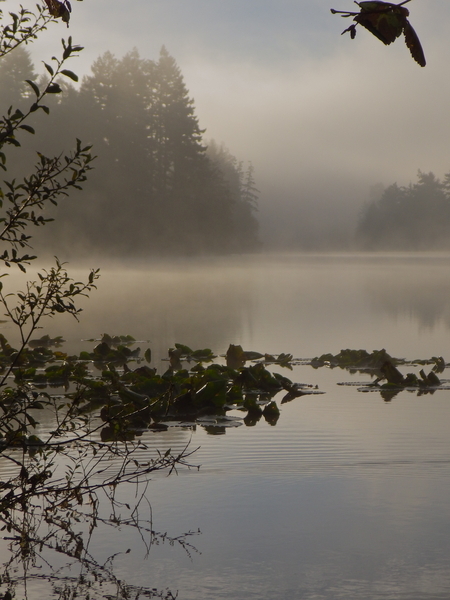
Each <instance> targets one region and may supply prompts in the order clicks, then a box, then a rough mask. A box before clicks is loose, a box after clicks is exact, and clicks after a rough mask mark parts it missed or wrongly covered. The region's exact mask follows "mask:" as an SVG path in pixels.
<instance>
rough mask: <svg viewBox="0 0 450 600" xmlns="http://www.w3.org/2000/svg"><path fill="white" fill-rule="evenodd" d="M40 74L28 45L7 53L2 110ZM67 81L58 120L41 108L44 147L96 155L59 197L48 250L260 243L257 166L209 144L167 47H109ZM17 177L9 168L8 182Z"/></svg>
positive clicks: (242, 247) (188, 249)
mask: <svg viewBox="0 0 450 600" xmlns="http://www.w3.org/2000/svg"><path fill="white" fill-rule="evenodd" d="M74 66H75V67H76V65H74ZM75 70H76V68H75ZM36 77H37V76H36V74H35V72H34V66H33V64H32V61H31V58H30V55H29V53H28V52H27V51H26V50H24V49H21V48H18V49H17V50H16V51H15V52H14V53H12V54H11V55H10V56H7V57H5V58H4V59H3V60H2V62H1V65H0V81H1V87H0V106H1V108H2V111H4V112H6V110H7V107H8V106H10V105H14V106H19V107H20V106H21V102H22V104H23V103H24V102H26V101H27V98H29V97H30V95H31V94H32V91H31V89H30V87H29V86H28V84H26V83H25V80H26V79H30V80H33V81H34V80H36ZM64 79H65V81H61V82H60V85H61V87H63V90H64V93H63V94H60V95H57V96H55V97H54V98H52V99H51V100H53V102H50V104H49V106H50V110H51V113H52V117H51V124H50V121H48V120H46V116H45V115H44V114H42V111H39V114H38V113H36V117H35V122H34V123H33V125H34V126H37V131H38V132H40V133H41V134H42V133H44V135H41V136H39V138H40V139H39V148H40V150H41V151H42V152H44V153H47V154H48V155H54V154H55V153H56V154H57V153H59V152H61V153H64V152H67V151H68V150H69V149H70V148H72V147H73V146H74V143H75V139H76V138H79V139H81V140H82V143H83V144H91V143H92V144H93V146H94V148H93V152H94V154H95V155H97V157H98V158H97V159H96V160H95V162H94V170H93V171H91V173H90V174H89V179H88V182H87V183H86V185H85V186H84V189H83V192H82V194H79V195H77V196H75V197H74V198H73V199H71V200H70V201H65V202H62V203H61V205H60V206H59V207H58V209H57V210H58V218H57V222H56V223H55V224H54V225H53V226H52V229H51V233H50V231H47V232H46V234H47V236H48V235H49V233H50V237H45V238H44V237H43V236H42V237H41V243H44V242H45V246H46V249H47V250H48V251H50V252H53V250H54V249H55V250H56V249H57V248H58V252H59V250H60V249H61V248H62V249H63V250H64V254H65V255H67V254H68V255H69V256H71V255H81V256H83V255H86V254H88V253H90V252H92V251H95V252H98V253H101V254H106V255H110V256H123V255H144V256H148V255H154V256H162V255H174V254H175V255H176V254H184V255H186V254H187V255H191V254H192V255H195V254H204V253H232V252H233V253H234V252H248V251H254V250H256V249H258V248H259V244H260V243H259V238H258V221H257V219H256V216H255V212H256V210H257V200H258V190H257V188H256V183H255V179H254V169H253V167H252V165H251V163H246V164H247V167H246V168H244V163H243V162H240V161H238V160H237V159H236V158H235V157H234V156H233V155H232V154H231V153H230V152H229V151H228V150H227V149H225V148H224V147H223V146H219V145H217V144H216V143H214V142H212V143H210V144H209V146H207V145H206V144H205V142H204V140H203V134H204V132H205V130H202V129H200V126H199V122H198V119H197V117H196V116H195V110H194V102H193V100H192V99H190V98H189V94H188V90H187V88H186V86H185V83H184V80H183V76H182V74H181V71H180V69H179V67H178V66H177V63H176V62H175V60H174V58H173V57H172V56H170V54H169V53H168V52H167V50H166V49H165V48H164V47H163V48H162V50H161V53H160V56H159V60H158V61H153V60H149V59H143V58H141V57H140V56H139V54H138V52H137V51H136V50H133V51H131V52H129V53H128V54H126V55H125V56H124V57H123V58H121V59H118V58H116V57H115V56H114V55H113V54H111V53H110V52H106V53H105V54H104V55H102V56H101V57H100V58H98V59H97V60H96V61H95V62H94V64H93V65H92V75H91V76H87V77H84V78H83V80H82V81H81V84H80V86H79V87H78V88H75V87H74V86H72V85H70V84H67V81H68V79H67V78H64ZM41 82H42V79H41ZM47 104H48V102H47ZM42 137H45V140H42ZM42 142H43V143H42ZM28 143H29V142H28V140H27V146H28ZM16 151H17V158H16V163H17V162H20V164H21V166H22V167H23V165H24V163H27V161H28V163H30V164H31V163H34V162H36V160H37V157H36V154H35V153H33V152H30V150H28V149H22V148H19V149H17V150H16ZM27 153H28V154H27ZM12 162H13V161H12ZM14 175H15V173H14V167H12V168H10V169H9V170H8V172H7V173H6V174H5V176H4V179H6V180H9V179H12V178H13V177H14ZM50 216H51V215H50ZM37 239H38V243H39V237H37Z"/></svg>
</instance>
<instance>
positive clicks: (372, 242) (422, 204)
mask: <svg viewBox="0 0 450 600" xmlns="http://www.w3.org/2000/svg"><path fill="white" fill-rule="evenodd" d="M449 182H450V175H446V176H445V179H444V182H441V181H440V180H439V179H438V178H437V177H436V176H435V175H434V174H433V173H422V172H421V171H419V173H418V182H417V183H415V184H414V185H412V184H410V185H409V186H408V187H399V186H398V185H397V184H393V185H391V186H389V187H388V188H386V190H385V191H384V193H383V195H382V197H381V198H380V199H379V200H377V201H375V202H371V203H369V204H368V205H367V206H366V207H365V209H364V210H363V212H362V214H361V217H360V220H359V224H358V228H357V240H358V242H359V244H360V245H362V246H363V247H364V248H366V249H369V250H371V249H398V250H400V249H401V250H428V249H433V248H440V247H449V246H450V194H449V191H450V187H449Z"/></svg>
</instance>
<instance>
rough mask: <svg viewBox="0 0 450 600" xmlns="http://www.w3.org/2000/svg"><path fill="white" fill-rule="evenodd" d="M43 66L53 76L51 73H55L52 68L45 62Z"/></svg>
mask: <svg viewBox="0 0 450 600" xmlns="http://www.w3.org/2000/svg"><path fill="white" fill-rule="evenodd" d="M44 66H45V68H46V69H47V71H48V72H49V73H50V75H51V76H52V77H53V75H54V74H55V72H54V70H53V68H52V67H51V66H50V65H48V64H47V63H44Z"/></svg>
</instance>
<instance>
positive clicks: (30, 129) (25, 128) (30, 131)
mask: <svg viewBox="0 0 450 600" xmlns="http://www.w3.org/2000/svg"><path fill="white" fill-rule="evenodd" d="M19 129H24V130H25V131H28V133H32V134H33V135H34V134H35V133H36V132H35V131H34V129H33V127H30V125H20V126H19Z"/></svg>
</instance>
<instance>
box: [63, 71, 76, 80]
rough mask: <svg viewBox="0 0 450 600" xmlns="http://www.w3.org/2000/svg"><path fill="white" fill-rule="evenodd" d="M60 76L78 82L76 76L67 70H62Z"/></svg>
mask: <svg viewBox="0 0 450 600" xmlns="http://www.w3.org/2000/svg"><path fill="white" fill-rule="evenodd" d="M61 75H65V76H66V77H68V78H69V79H72V81H78V75H77V74H76V73H74V72H73V71H69V70H68V69H63V70H62V71H61Z"/></svg>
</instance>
